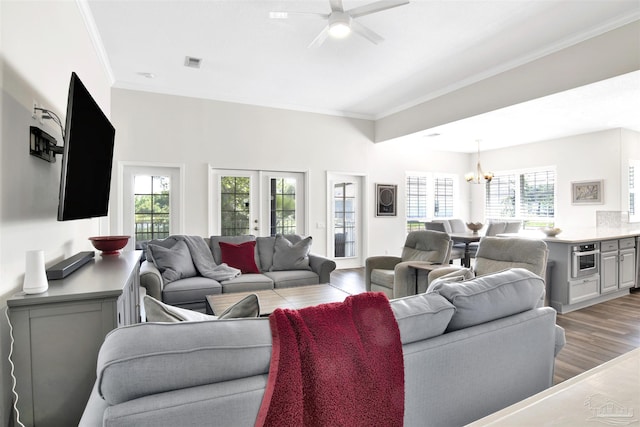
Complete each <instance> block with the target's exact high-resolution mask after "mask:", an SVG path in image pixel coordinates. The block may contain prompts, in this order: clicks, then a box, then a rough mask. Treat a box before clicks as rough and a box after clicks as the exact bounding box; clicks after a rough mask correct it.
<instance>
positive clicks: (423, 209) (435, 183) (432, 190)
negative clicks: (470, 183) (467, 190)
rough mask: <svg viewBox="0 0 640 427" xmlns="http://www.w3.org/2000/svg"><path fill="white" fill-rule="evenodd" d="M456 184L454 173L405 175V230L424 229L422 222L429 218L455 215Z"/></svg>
mask: <svg viewBox="0 0 640 427" xmlns="http://www.w3.org/2000/svg"><path fill="white" fill-rule="evenodd" d="M456 185H457V178H456V177H455V175H445V174H429V173H427V174H409V175H407V179H406V203H407V205H406V215H407V232H409V231H413V230H424V223H425V222H426V221H429V220H430V219H433V218H452V217H453V216H455V208H456V206H455V203H456V196H455V195H456Z"/></svg>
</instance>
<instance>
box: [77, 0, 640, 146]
mask: <svg viewBox="0 0 640 427" xmlns="http://www.w3.org/2000/svg"><path fill="white" fill-rule="evenodd" d="M371 2H372V1H356V0H344V7H345V9H351V8H353V7H357V6H361V5H363V4H368V3H371ZM80 4H81V5H83V7H84V6H86V5H88V6H89V7H88V9H87V8H86V7H85V8H84V9H85V12H88V13H86V14H85V17H86V18H87V19H88V21H89V23H90V26H91V27H92V28H93V29H94V30H95V33H94V34H96V35H97V36H96V39H97V40H96V41H97V43H98V45H99V46H101V48H102V49H103V57H104V59H105V62H106V63H107V66H108V68H109V69H110V72H111V74H112V78H113V81H114V87H119V88H128V89H135V90H144V91H151V92H159V93H167V94H175V95H184V96H191V97H198V98H206V99H215V100H221V101H230V102H240V103H247V104H254V105H262V106H269V107H277V108H287V109H293V110H301V111H311V112H319V113H326V114H335V115H341V116H348V117H358V118H366V119H378V118H381V117H385V116H387V115H389V114H392V113H395V112H398V111H401V110H403V109H405V108H408V107H411V106H413V105H416V104H418V103H420V102H424V101H426V100H429V99H432V98H434V97H436V96H439V95H442V94H444V93H447V92H448V91H452V90H455V89H458V88H460V87H463V86H464V85H467V84H470V83H472V82H474V81H478V80H479V79H480V78H486V77H489V76H491V75H494V74H496V73H498V72H502V71H505V70H508V69H510V68H513V67H515V66H518V65H521V64H523V63H526V62H528V61H531V60H533V59H536V58H539V57H541V56H543V55H546V54H549V53H551V52H554V51H557V50H560V49H562V48H566V47H568V46H570V45H572V44H574V43H577V42H580V41H583V40H586V39H588V38H590V37H594V36H596V35H599V34H602V33H603V32H606V31H609V30H611V29H614V28H617V27H619V26H621V25H624V24H626V23H629V22H632V21H635V20H638V19H640V1H638V0H468V1H463V0H411V2H410V4H408V5H405V6H400V7H397V8H394V9H389V10H386V11H383V12H380V13H376V14H373V15H367V16H363V17H360V18H358V22H359V23H361V24H364V25H366V26H367V27H368V28H370V29H371V30H373V31H375V32H376V33H378V34H380V35H381V36H382V37H384V38H385V41H384V42H383V43H381V44H378V45H375V44H373V43H371V42H369V41H367V40H365V39H363V38H362V37H359V36H358V35H357V34H352V35H350V36H349V37H348V38H346V39H342V40H334V39H331V38H329V39H327V41H326V42H325V43H324V44H322V45H321V46H320V47H316V48H309V47H308V45H309V43H310V42H311V41H312V40H313V39H314V38H315V37H316V35H317V34H318V33H319V32H320V31H321V30H322V28H323V27H324V25H325V22H323V21H322V20H321V19H317V18H314V17H307V16H295V17H290V18H289V19H287V20H275V19H270V18H269V12H272V11H306V12H319V13H329V11H330V7H329V0H307V1H293V0H281V1H266V0H262V1H261V0H255V1H250V0H199V1H185V0H180V1H176V0H174V1H169V0H80ZM91 21H93V22H91ZM186 56H192V57H197V58H201V59H202V66H201V68H200V69H193V68H188V67H185V66H184V60H185V57H186ZM147 73H152V74H153V75H154V76H155V77H154V78H148V77H145V74H147ZM604 106H606V107H607V108H603V107H604ZM524 118H526V120H524ZM612 127H626V128H630V129H634V130H637V131H640V73H632V74H631V75H627V76H622V77H620V78H616V79H613V80H611V81H605V82H601V83H598V84H595V85H590V86H588V87H583V88H578V89H576V90H573V91H569V92H565V93H562V94H557V95H552V96H548V97H545V98H541V99H539V100H536V101H532V102H528V103H525V104H520V105H518V106H514V107H510V108H506V109H502V110H498V111H496V112H492V113H487V114H483V115H481V116H476V117H473V118H470V119H466V120H463V121H460V122H455V123H452V124H447V125H444V126H439V127H438V128H435V129H431V130H427V132H424V133H427V134H428V133H435V132H437V133H440V134H441V136H439V137H437V138H436V139H434V140H437V141H438V142H440V141H442V142H443V143H445V142H446V144H447V149H449V150H455V151H463V152H473V151H475V150H476V142H475V140H476V139H482V141H483V149H490V148H497V147H501V146H505V145H511V144H518V143H526V142H531V141H536V140H543V139H549V138H555V137H560V136H566V135H571V134H579V133H585V132H592V131H595V130H602V129H608V128H612ZM418 137H420V138H424V137H423V136H422V135H420V136H418ZM434 140H431V141H430V142H431V143H433V141H434Z"/></svg>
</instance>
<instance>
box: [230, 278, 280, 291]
mask: <svg viewBox="0 0 640 427" xmlns="http://www.w3.org/2000/svg"><path fill="white" fill-rule="evenodd" d="M221 284H222V293H228V292H248V291H260V290H265V289H273V280H271V278H269V277H267V276H266V275H264V274H241V275H240V276H238V277H234V278H233V279H229V280H224V281H223V282H221Z"/></svg>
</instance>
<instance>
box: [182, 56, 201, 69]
mask: <svg viewBox="0 0 640 427" xmlns="http://www.w3.org/2000/svg"><path fill="white" fill-rule="evenodd" d="M201 63H202V58H194V57H193V56H185V57H184V66H185V67H189V68H200V64H201Z"/></svg>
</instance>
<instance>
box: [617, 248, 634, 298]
mask: <svg viewBox="0 0 640 427" xmlns="http://www.w3.org/2000/svg"><path fill="white" fill-rule="evenodd" d="M635 258H636V251H635V249H627V250H624V251H620V262H619V276H618V277H619V278H620V289H624V288H630V287H632V286H634V285H635V275H636V265H635Z"/></svg>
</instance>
